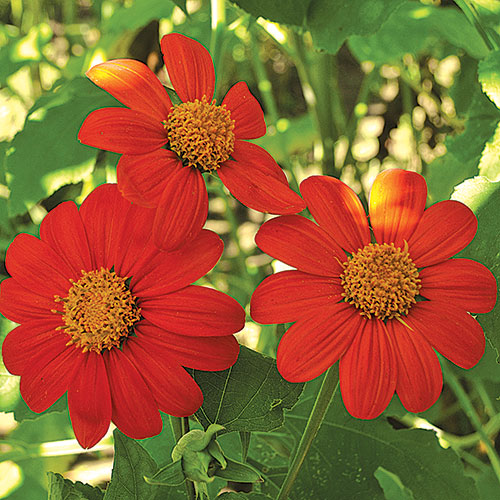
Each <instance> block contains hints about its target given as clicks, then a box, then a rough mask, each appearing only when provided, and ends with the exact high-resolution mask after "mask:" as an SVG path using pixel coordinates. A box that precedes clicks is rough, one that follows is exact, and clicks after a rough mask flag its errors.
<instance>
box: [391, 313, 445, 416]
mask: <svg viewBox="0 0 500 500" xmlns="http://www.w3.org/2000/svg"><path fill="white" fill-rule="evenodd" d="M387 331H388V332H389V334H390V335H391V337H392V345H393V347H394V352H395V353H396V363H397V366H398V370H397V372H398V382H397V384H396V392H397V393H398V396H399V399H400V400H401V403H402V404H403V406H404V407H405V408H406V409H407V410H408V411H411V412H413V413H418V412H421V411H425V410H427V409H428V408H430V407H431V406H432V405H433V404H434V403H435V402H436V401H437V399H438V397H439V395H440V394H441V390H442V388H443V375H442V373H441V365H440V364H439V360H438V357H437V356H436V353H435V352H434V350H433V349H432V347H431V346H430V345H429V343H428V342H427V341H426V340H425V338H423V337H422V336H421V335H420V334H419V333H418V332H415V331H409V330H408V328H406V326H404V325H403V324H402V323H400V322H399V321H397V320H390V321H388V322H387Z"/></svg>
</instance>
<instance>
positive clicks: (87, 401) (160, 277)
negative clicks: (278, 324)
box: [0, 184, 245, 448]
mask: <svg viewBox="0 0 500 500" xmlns="http://www.w3.org/2000/svg"><path fill="white" fill-rule="evenodd" d="M153 217H154V210H151V209H146V208H140V207H137V206H136V205H132V204H131V203H129V202H128V201H126V200H125V199H124V198H123V197H122V196H121V195H120V193H119V191H118V189H117V188H116V185H112V184H107V185H103V186H100V187H98V188H97V189H95V190H94V191H93V192H92V193H91V194H90V195H89V196H88V198H87V199H86V200H85V201H84V202H83V204H82V206H81V208H80V211H78V209H77V208H76V206H75V204H74V203H73V202H65V203H62V204H60V205H59V206H58V207H56V208H55V209H54V210H52V211H51V212H50V213H49V214H48V215H47V216H46V217H45V219H44V220H43V222H42V224H41V226H40V239H38V238H36V237H34V236H31V235H28V234H21V235H19V236H17V237H16V238H15V240H14V241H13V243H12V244H11V245H10V247H9V249H8V251H7V258H6V266H7V270H8V272H9V273H10V275H11V276H12V277H11V278H9V279H7V280H5V281H3V282H2V285H1V293H0V312H1V313H2V314H4V315H5V316H6V317H7V318H9V319H11V320H12V321H15V322H17V323H20V326H18V327H17V328H15V329H14V330H12V331H11V332H10V333H9V334H8V335H7V337H6V338H5V341H4V343H3V358H4V362H5V366H6V367H7V369H8V370H9V371H10V372H11V373H13V374H16V375H21V395H22V397H23V399H24V400H25V401H26V403H27V405H28V406H29V407H30V408H31V409H32V410H33V411H35V412H37V413H39V412H42V411H44V410H46V409H47V408H49V406H51V405H52V404H53V403H54V402H55V401H57V399H59V398H60V397H61V396H62V395H63V394H64V393H65V392H66V391H67V392H68V405H69V412H70V416H71V420H72V422H73V429H74V431H75V435H76V437H77V439H78V441H79V443H80V444H81V445H82V446H83V447H84V448H90V447H91V446H93V445H95V444H96V443H97V442H98V441H99V440H100V439H101V438H102V437H103V435H104V434H105V433H106V431H107V429H108V427H109V423H110V420H112V421H113V422H114V423H115V425H116V426H117V427H118V428H119V429H120V430H121V431H122V432H123V433H125V434H126V435H127V436H130V437H132V438H135V439H141V438H146V437H150V436H153V435H155V434H158V433H159V432H160V431H161V428H162V421H161V418H160V414H159V412H158V410H161V411H164V412H165V413H169V414H170V415H175V416H187V415H191V414H192V413H194V412H195V411H196V410H197V409H198V408H199V407H200V405H201V404H202V401H203V395H202V393H201V390H200V388H199V387H198V385H197V384H196V383H195V381H194V380H193V379H192V378H191V377H190V376H189V374H188V373H187V372H186V371H185V370H184V369H183V368H182V367H183V366H185V367H188V368H195V369H199V370H224V369H226V368H228V367H230V366H231V365H232V364H233V363H234V362H235V361H236V358H237V356H238V351H239V347H238V343H237V342H236V340H235V338H234V337H233V336H232V334H233V333H235V332H237V331H238V330H240V329H241V328H242V327H243V324H244V317H245V314H244V311H243V309H242V308H241V306H240V305H239V304H238V303H237V302H236V301H235V300H234V299H232V298H230V297H228V296H227V295H225V294H223V293H221V292H218V291H216V290H213V289H210V288H205V287H201V286H193V285H190V283H192V282H193V281H195V280H197V279H198V278H200V277H201V276H203V275H204V274H205V273H207V272H208V271H209V270H210V269H211V268H212V267H213V266H214V265H215V264H216V262H217V261H218V260H219V258H220V255H221V253H222V246H223V245H222V242H221V240H220V238H219V237H218V236H217V235H216V234H215V233H213V232H211V231H206V230H203V231H201V232H200V233H199V235H198V236H197V237H196V238H194V239H193V241H192V242H191V243H190V244H189V245H187V246H186V247H183V248H182V251H178V252H172V253H169V254H167V253H163V252H158V250H157V249H156V247H155V246H154V245H153V243H152V241H151V238H150V237H149V235H150V233H151V227H152V224H153Z"/></svg>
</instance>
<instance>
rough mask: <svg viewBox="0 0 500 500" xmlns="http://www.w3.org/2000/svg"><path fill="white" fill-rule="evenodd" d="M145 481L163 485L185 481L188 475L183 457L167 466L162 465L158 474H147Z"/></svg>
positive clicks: (176, 484) (173, 484) (172, 484)
mask: <svg viewBox="0 0 500 500" xmlns="http://www.w3.org/2000/svg"><path fill="white" fill-rule="evenodd" d="M144 479H145V481H146V482H147V483H148V484H157V485H163V486H179V485H181V484H183V483H184V481H185V480H186V477H185V476H184V470H183V469H182V459H180V458H179V459H178V460H176V461H175V462H171V463H169V464H168V465H166V466H165V467H162V468H161V469H160V470H159V471H158V472H157V473H156V474H154V475H153V476H151V477H148V476H146V477H145V478H144Z"/></svg>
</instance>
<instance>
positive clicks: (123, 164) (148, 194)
mask: <svg viewBox="0 0 500 500" xmlns="http://www.w3.org/2000/svg"><path fill="white" fill-rule="evenodd" d="M179 166H180V160H179V158H178V156H177V155H176V154H175V153H174V152H173V151H168V150H166V149H157V150H156V151H152V152H151V153H147V154H144V155H122V157H121V158H120V161H119V162H118V166H117V170H116V175H117V180H118V188H119V190H120V192H121V194H122V195H123V196H124V197H125V198H126V199H127V200H128V201H131V202H132V203H137V204H138V205H140V206H141V207H147V208H156V207H157V206H158V204H159V203H160V199H161V195H162V193H163V191H164V190H165V186H166V184H167V183H168V178H169V176H170V175H171V174H172V173H173V171H174V170H175V169H177V168H179Z"/></svg>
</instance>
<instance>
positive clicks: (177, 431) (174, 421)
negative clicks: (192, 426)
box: [170, 415, 196, 500]
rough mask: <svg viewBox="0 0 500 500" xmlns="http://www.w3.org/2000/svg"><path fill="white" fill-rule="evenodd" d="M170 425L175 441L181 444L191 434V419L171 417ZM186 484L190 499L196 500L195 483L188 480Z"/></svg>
mask: <svg viewBox="0 0 500 500" xmlns="http://www.w3.org/2000/svg"><path fill="white" fill-rule="evenodd" d="M170 425H171V426H172V431H173V433H174V438H175V441H176V442H179V439H180V438H181V437H182V436H184V434H187V433H188V432H189V417H172V415H170ZM184 484H185V485H186V492H187V497H188V499H189V500H196V491H195V489H194V484H193V482H192V481H190V480H189V479H186V480H185V481H184Z"/></svg>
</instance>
